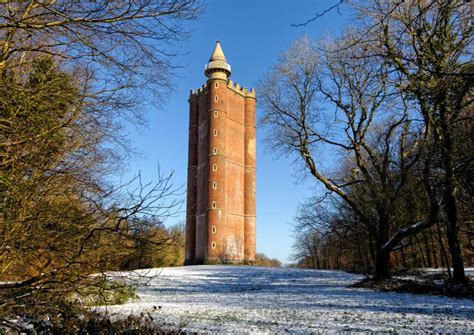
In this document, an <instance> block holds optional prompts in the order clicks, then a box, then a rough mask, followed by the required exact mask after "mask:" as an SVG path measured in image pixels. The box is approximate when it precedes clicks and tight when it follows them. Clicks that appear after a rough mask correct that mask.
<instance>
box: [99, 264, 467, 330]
mask: <svg viewBox="0 0 474 335" xmlns="http://www.w3.org/2000/svg"><path fill="white" fill-rule="evenodd" d="M137 273H138V274H140V275H141V276H143V277H147V278H148V280H146V279H145V278H141V279H140V280H141V281H142V282H143V284H142V285H141V286H140V288H139V291H138V293H139V297H140V299H139V300H137V301H131V302H129V303H126V304H124V305H120V306H118V305H117V306H108V307H107V310H108V312H110V313H113V314H115V313H117V314H119V315H122V316H124V315H128V314H130V313H133V314H137V315H139V314H140V313H150V314H151V316H152V317H153V318H154V319H155V320H157V322H159V323H161V324H166V325H170V326H171V327H175V328H176V327H181V328H183V329H184V330H188V331H195V332H198V333H232V334H235V333H269V334H270V333H271V334H273V333H285V332H289V333H305V334H306V333H314V332H324V333H326V332H338V333H339V332H350V333H352V332H389V333H393V332H397V333H409V332H430V333H432V332H435V333H471V334H472V333H474V301H473V300H468V299H456V298H447V297H440V296H433V295H413V294H405V293H385V292H376V291H371V290H365V289H355V288H348V285H350V284H351V283H353V282H354V281H356V280H358V279H360V277H359V276H357V275H354V274H349V273H345V272H340V271H315V270H302V269H289V268H263V267H246V266H215V265H214V266H187V267H179V268H165V269H153V270H140V271H138V272H137ZM133 276H134V275H133V274H130V275H129V278H130V277H133ZM145 282H146V283H147V284H145Z"/></svg>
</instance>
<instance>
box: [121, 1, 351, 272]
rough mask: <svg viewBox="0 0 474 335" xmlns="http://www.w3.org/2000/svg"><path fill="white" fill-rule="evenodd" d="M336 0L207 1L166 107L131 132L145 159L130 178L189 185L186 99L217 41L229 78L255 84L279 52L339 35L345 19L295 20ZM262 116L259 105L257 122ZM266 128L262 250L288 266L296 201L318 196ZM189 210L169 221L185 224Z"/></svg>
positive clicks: (260, 179)
mask: <svg viewBox="0 0 474 335" xmlns="http://www.w3.org/2000/svg"><path fill="white" fill-rule="evenodd" d="M336 2H337V0H321V1H314V0H300V1H292V0H259V1H255V0H254V1H251V0H248V1H242V0H241V1H237V0H226V1H217V0H215V1H212V0H210V1H208V3H207V6H206V10H205V13H204V15H203V16H202V17H201V19H200V20H198V21H196V22H193V23H191V24H190V25H189V29H192V30H193V33H192V35H191V38H190V39H189V40H188V41H186V42H185V43H183V44H182V49H181V50H178V51H179V52H180V53H182V54H184V55H182V56H180V57H178V59H177V62H178V63H179V64H180V65H182V67H180V68H179V69H177V70H176V71H175V74H176V76H175V77H174V91H173V92H172V93H171V94H170V95H169V96H168V98H167V101H166V103H165V104H164V105H162V106H159V107H158V106H157V107H149V108H148V110H147V114H148V118H149V122H150V123H149V127H148V128H146V129H142V130H140V132H137V131H136V130H135V129H131V130H130V132H131V133H130V136H131V137H130V140H131V142H132V145H133V146H134V147H135V148H136V149H137V150H139V151H140V152H141V153H142V158H141V159H138V160H135V161H133V162H130V166H129V173H131V174H133V173H136V172H138V171H140V172H141V174H142V177H143V179H144V180H148V181H153V180H156V179H157V166H158V164H159V165H160V168H161V170H162V171H163V172H169V171H172V170H173V171H174V173H175V176H174V183H175V184H176V185H183V187H185V185H186V173H187V150H188V148H187V146H188V102H187V100H188V97H189V91H190V90H191V89H197V88H198V87H200V86H201V85H202V84H203V83H204V82H205V81H206V77H205V76H204V73H203V69H204V64H206V63H207V61H208V59H209V57H210V55H211V53H212V51H213V49H214V46H215V42H216V40H217V39H219V40H220V41H221V45H222V48H223V51H224V53H225V56H226V58H227V61H228V62H229V63H230V65H231V66H232V76H231V79H232V80H233V81H235V82H238V83H239V84H241V85H243V86H246V87H255V86H256V83H257V81H258V80H259V79H260V78H262V77H263V76H264V74H265V72H266V71H267V70H268V69H269V68H270V67H271V66H272V65H273V64H275V63H276V62H277V60H278V57H279V55H280V53H281V52H282V51H283V50H284V49H286V48H287V47H288V46H289V45H290V44H291V42H292V41H293V40H294V39H295V38H297V37H299V36H301V35H307V36H309V37H311V38H318V37H321V36H324V34H325V33H327V32H337V31H338V30H340V29H341V28H342V26H343V25H345V24H346V22H347V15H346V14H345V13H344V12H342V13H341V14H340V13H338V12H337V11H332V12H330V13H328V14H327V15H325V16H324V17H323V18H321V19H318V20H317V21H315V22H313V23H311V24H309V25H307V26H306V27H303V28H295V27H292V26H291V24H292V23H300V22H304V21H305V20H306V19H308V18H310V17H312V16H313V15H314V14H315V13H320V12H322V11H323V10H324V9H326V8H328V7H330V6H332V5H334V4H335V3H336ZM261 113H262V111H261V109H260V108H259V106H258V91H257V118H258V117H259V116H260V115H261ZM264 138H265V133H264V130H263V129H261V128H257V251H258V252H263V253H265V254H266V255H267V256H269V257H272V258H278V259H279V260H281V261H282V262H284V263H287V262H289V261H290V259H289V257H290V254H291V245H292V243H293V239H292V236H291V227H290V225H289V223H290V222H291V220H292V218H293V216H294V214H295V210H296V207H297V205H298V203H299V202H300V201H302V200H304V199H305V197H308V196H310V195H311V194H312V192H311V188H314V184H313V183H312V181H311V180H310V179H304V178H302V177H301V173H299V174H298V173H297V171H295V169H296V167H295V166H293V165H292V161H293V158H279V159H276V157H275V156H274V155H272V154H271V152H269V150H268V148H265V146H264V144H263V143H262V140H263V139H264ZM184 219H185V213H184V212H182V213H181V214H179V215H178V216H177V217H174V218H170V219H169V220H168V221H167V222H166V224H170V225H171V224H175V223H178V222H181V221H184Z"/></svg>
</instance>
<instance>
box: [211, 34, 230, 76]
mask: <svg viewBox="0 0 474 335" xmlns="http://www.w3.org/2000/svg"><path fill="white" fill-rule="evenodd" d="M230 73H231V72H230V65H229V64H228V63H227V60H226V58H225V56H224V52H223V51H222V48H221V43H220V42H219V40H217V41H216V47H215V48H214V51H213V52H212V55H211V58H210V59H209V63H207V65H206V67H205V68H204V74H205V75H206V76H207V77H208V78H209V79H211V78H221V79H227V78H228V77H229V76H230Z"/></svg>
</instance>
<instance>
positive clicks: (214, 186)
mask: <svg viewBox="0 0 474 335" xmlns="http://www.w3.org/2000/svg"><path fill="white" fill-rule="evenodd" d="M212 188H213V189H215V190H217V182H215V181H213V182H212Z"/></svg>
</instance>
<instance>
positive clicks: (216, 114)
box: [214, 95, 219, 117]
mask: <svg viewBox="0 0 474 335" xmlns="http://www.w3.org/2000/svg"><path fill="white" fill-rule="evenodd" d="M216 96H217V95H216ZM218 116H219V112H218V111H214V117H218Z"/></svg>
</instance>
